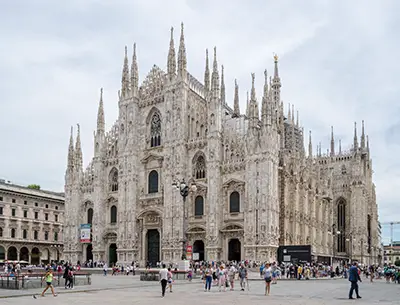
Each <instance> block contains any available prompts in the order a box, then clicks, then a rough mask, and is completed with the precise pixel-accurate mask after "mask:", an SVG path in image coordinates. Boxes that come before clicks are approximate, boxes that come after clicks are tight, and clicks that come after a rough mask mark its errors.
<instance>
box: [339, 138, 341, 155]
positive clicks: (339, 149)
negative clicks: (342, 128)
mask: <svg viewBox="0 0 400 305" xmlns="http://www.w3.org/2000/svg"><path fill="white" fill-rule="evenodd" d="M341 154H342V140H341V139H339V155H341Z"/></svg>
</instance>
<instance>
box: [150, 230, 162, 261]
mask: <svg viewBox="0 0 400 305" xmlns="http://www.w3.org/2000/svg"><path fill="white" fill-rule="evenodd" d="M147 260H148V262H149V263H151V265H152V266H155V265H156V264H157V262H159V261H160V233H159V232H158V230H157V229H151V230H148V231H147Z"/></svg>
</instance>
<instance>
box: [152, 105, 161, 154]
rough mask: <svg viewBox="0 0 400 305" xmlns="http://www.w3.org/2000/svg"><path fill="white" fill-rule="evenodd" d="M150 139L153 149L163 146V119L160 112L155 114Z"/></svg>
mask: <svg viewBox="0 0 400 305" xmlns="http://www.w3.org/2000/svg"><path fill="white" fill-rule="evenodd" d="M150 137H151V139H150V146H151V147H157V146H160V145H161V118H160V114H159V113H158V112H155V113H154V114H153V117H152V118H151V127H150Z"/></svg>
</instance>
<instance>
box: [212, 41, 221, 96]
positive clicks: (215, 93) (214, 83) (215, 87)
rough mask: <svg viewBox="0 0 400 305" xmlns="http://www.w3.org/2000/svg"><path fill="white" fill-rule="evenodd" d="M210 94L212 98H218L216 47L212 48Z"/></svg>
mask: <svg viewBox="0 0 400 305" xmlns="http://www.w3.org/2000/svg"><path fill="white" fill-rule="evenodd" d="M211 92H212V97H214V98H219V97H220V94H219V73H218V62H217V47H214V63H213V72H212V75H211Z"/></svg>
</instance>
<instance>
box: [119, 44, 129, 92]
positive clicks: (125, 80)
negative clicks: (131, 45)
mask: <svg viewBox="0 0 400 305" xmlns="http://www.w3.org/2000/svg"><path fill="white" fill-rule="evenodd" d="M121 95H122V98H126V97H128V96H129V65H128V48H127V47H126V46H125V57H124V65H123V67H122V80H121Z"/></svg>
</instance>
